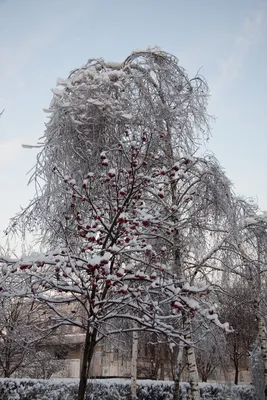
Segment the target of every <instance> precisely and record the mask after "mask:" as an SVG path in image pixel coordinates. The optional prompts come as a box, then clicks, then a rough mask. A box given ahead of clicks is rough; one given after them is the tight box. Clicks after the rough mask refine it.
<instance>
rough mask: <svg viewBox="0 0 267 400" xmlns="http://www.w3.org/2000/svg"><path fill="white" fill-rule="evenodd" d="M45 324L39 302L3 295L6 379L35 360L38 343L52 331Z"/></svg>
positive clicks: (1, 369) (0, 338)
mask: <svg viewBox="0 0 267 400" xmlns="http://www.w3.org/2000/svg"><path fill="white" fill-rule="evenodd" d="M42 321H43V322H42ZM44 326H45V322H44V319H43V309H41V307H40V305H38V304H37V303H36V302H34V301H30V302H29V301H27V300H23V299H21V298H6V297H1V298H0V373H1V374H2V375H3V376H4V377H5V378H9V377H10V376H11V375H12V374H14V373H15V372H16V371H18V370H22V369H23V368H25V366H26V365H29V364H31V363H32V362H33V357H35V356H36V352H37V350H36V349H37V345H38V344H40V342H42V340H43V339H44V337H46V336H47V335H48V334H49V329H45V327H44Z"/></svg>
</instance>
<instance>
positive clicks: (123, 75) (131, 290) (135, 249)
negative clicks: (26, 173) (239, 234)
mask: <svg viewBox="0 0 267 400" xmlns="http://www.w3.org/2000/svg"><path fill="white" fill-rule="evenodd" d="M58 85H59V86H61V89H54V90H53V92H54V97H53V100H52V102H51V105H50V108H49V109H48V110H46V111H48V113H49V114H50V120H49V122H48V123H47V125H46V131H45V134H44V137H43V142H42V146H43V149H42V151H41V152H40V154H39V155H38V158H37V164H36V167H35V170H34V173H33V176H32V179H31V181H33V182H34V183H35V185H36V196H35V198H34V199H33V201H32V202H31V203H30V205H29V206H28V207H27V208H26V209H25V210H24V211H23V212H22V213H20V215H18V216H17V217H16V218H14V219H13V221H12V225H11V227H10V230H16V231H17V232H18V231H19V230H21V232H22V233H25V231H26V230H27V229H28V230H30V231H32V232H34V233H39V234H40V235H41V238H42V244H43V246H44V247H45V248H46V249H47V250H48V252H47V256H37V257H35V258H34V257H31V258H29V259H28V260H27V259H26V260H22V261H20V262H18V263H15V264H14V262H13V261H10V262H9V261H8V260H6V261H7V263H8V264H9V265H14V266H13V267H12V268H11V271H13V268H14V270H19V273H21V270H23V273H24V274H25V275H27V276H30V277H31V278H30V288H31V289H30V292H31V294H29V291H28V292H27V295H28V296H33V297H36V296H38V299H39V300H40V301H44V302H46V303H48V304H50V305H51V307H52V308H53V307H54V306H53V305H52V304H54V303H55V302H56V301H58V302H62V301H64V302H78V303H79V304H80V305H81V307H82V308H84V314H85V316H86V317H84V318H83V319H82V323H80V322H77V320H75V319H74V318H73V316H68V317H66V315H64V316H63V315H60V317H61V318H62V321H63V320H64V321H68V322H69V323H74V324H77V325H78V326H82V327H83V328H84V329H85V330H86V332H87V339H86V345H85V354H84V362H83V367H82V373H83V379H82V380H81V386H80V399H82V397H81V396H82V395H81V393H82V391H83V390H84V387H85V383H86V374H87V371H88V365H89V364H90V358H91V356H92V352H93V349H94V346H95V343H96V341H97V340H98V338H99V337H102V336H103V335H107V334H110V333H111V332H113V329H112V319H113V318H114V317H121V318H131V319H132V320H135V321H136V322H137V323H138V326H139V329H141V330H145V329H147V330H149V331H152V332H157V333H159V334H160V333H168V340H173V341H174V342H175V343H179V346H180V351H179V356H178V358H179V359H181V356H182V357H183V352H184V351H185V352H186V355H187V358H188V365H189V370H190V383H191V389H192V395H193V399H194V400H197V399H198V398H199V388H198V377H197V371H196V361H195V355H194V349H193V348H192V346H191V343H192V342H193V339H192V335H191V320H192V318H193V317H194V315H195V313H196V312H199V314H200V315H201V316H204V317H206V318H208V319H209V320H212V321H214V322H215V323H218V324H219V322H218V318H217V315H216V312H215V311H214V310H213V309H211V308H210V305H208V303H207V301H206V297H205V296H203V295H205V294H206V295H207V294H208V292H209V286H210V283H212V282H210V283H208V284H206V283H205V285H204V286H202V288H200V287H199V286H198V285H197V280H198V279H199V278H201V279H202V280H203V281H204V280H205V281H206V282H208V281H211V280H212V279H210V273H209V272H210V271H213V270H214V269H220V265H219V266H218V260H217V258H218V257H217V254H218V253H219V252H220V251H221V249H222V246H224V244H225V242H226V241H227V240H229V238H230V237H231V235H232V233H233V231H234V227H235V220H234V213H233V195H232V191H231V185H230V182H229V181H228V179H227V178H226V177H225V175H224V173H223V172H222V170H221V168H220V166H219V164H218V162H217V161H216V159H215V158H213V157H211V156H205V157H199V156H197V155H196V151H197V149H198V146H199V144H200V143H201V141H202V139H203V137H205V136H207V135H208V134H209V125H208V121H209V118H208V116H207V112H206V106H207V99H208V88H207V85H206V83H205V81H204V80H203V79H202V78H200V77H195V78H193V79H189V78H188V76H187V75H186V73H185V71H184V70H183V69H182V68H181V67H180V66H179V64H178V60H177V59H176V58H175V57H173V56H171V55H169V54H167V53H165V52H162V51H160V50H158V49H151V50H147V51H138V52H134V53H132V54H131V55H130V56H129V57H127V58H126V60H125V61H124V62H123V63H109V62H105V61H104V60H102V59H100V60H89V61H88V63H87V64H86V65H85V66H84V67H82V68H80V69H77V70H75V71H73V72H72V73H71V74H70V76H69V78H68V79H66V80H62V79H60V80H58ZM56 245H57V247H58V249H55V246H56ZM51 249H52V251H50V250H51ZM214 260H216V261H215V262H214ZM208 277H209V279H208ZM186 281H188V283H187V282H186ZM194 282H195V283H194ZM2 290H5V289H4V285H3V289H2ZM201 296H203V297H201ZM56 298H57V299H58V300H55V299H56ZM62 323H63V322H62ZM219 325H220V324H219ZM114 332H116V329H114ZM185 344H186V346H185ZM88 360H89V362H88ZM179 374H180V372H179V361H178V369H177V382H178V386H179Z"/></svg>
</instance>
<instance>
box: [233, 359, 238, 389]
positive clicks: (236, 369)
mask: <svg viewBox="0 0 267 400" xmlns="http://www.w3.org/2000/svg"><path fill="white" fill-rule="evenodd" d="M238 375H239V368H238V363H237V364H235V381H234V384H235V385H238Z"/></svg>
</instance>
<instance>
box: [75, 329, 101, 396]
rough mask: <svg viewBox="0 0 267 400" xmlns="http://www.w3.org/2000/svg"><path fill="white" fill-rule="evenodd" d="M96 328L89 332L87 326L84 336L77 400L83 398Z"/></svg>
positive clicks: (94, 343) (94, 342)
mask: <svg viewBox="0 0 267 400" xmlns="http://www.w3.org/2000/svg"><path fill="white" fill-rule="evenodd" d="M96 335H97V331H96V329H94V330H93V332H90V328H89V327H88V329H87V331H86V336H85V343H84V350H83V360H82V366H81V371H80V382H79V390H78V400H84V395H85V391H86V385H87V378H88V375H89V368H90V364H91V361H92V358H93V354H94V349H95V345H96Z"/></svg>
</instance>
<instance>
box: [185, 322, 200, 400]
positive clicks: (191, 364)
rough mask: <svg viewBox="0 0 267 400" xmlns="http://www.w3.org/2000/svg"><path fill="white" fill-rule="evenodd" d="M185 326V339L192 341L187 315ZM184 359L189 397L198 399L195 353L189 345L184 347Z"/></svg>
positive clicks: (193, 399)
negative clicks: (187, 376)
mask: <svg viewBox="0 0 267 400" xmlns="http://www.w3.org/2000/svg"><path fill="white" fill-rule="evenodd" d="M185 326H186V327H187V332H188V333H187V334H186V336H185V338H186V341H187V342H191V341H192V337H191V321H190V317H189V316H187V317H186V321H185ZM186 359H187V366H188V374H189V384H190V390H191V399H192V400H200V391H199V378H198V371H197V363H196V355H195V349H194V347H190V346H187V347H186Z"/></svg>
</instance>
